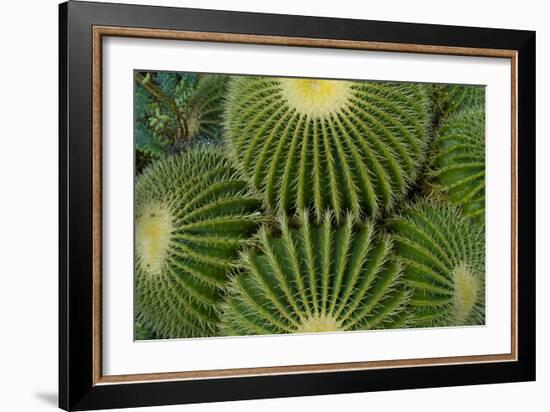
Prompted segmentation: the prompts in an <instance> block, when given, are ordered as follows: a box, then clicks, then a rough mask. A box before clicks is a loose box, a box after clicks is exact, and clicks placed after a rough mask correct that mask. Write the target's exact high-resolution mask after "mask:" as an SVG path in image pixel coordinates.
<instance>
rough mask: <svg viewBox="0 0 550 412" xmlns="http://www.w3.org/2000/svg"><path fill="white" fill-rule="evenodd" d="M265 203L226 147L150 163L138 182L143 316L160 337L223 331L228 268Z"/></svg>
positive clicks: (138, 307) (199, 149)
mask: <svg viewBox="0 0 550 412" xmlns="http://www.w3.org/2000/svg"><path fill="white" fill-rule="evenodd" d="M260 205H261V202H260V201H259V200H258V199H257V198H256V197H255V196H254V195H252V194H251V192H250V190H249V189H248V188H247V186H246V183H245V182H244V181H243V180H242V179H240V178H239V175H238V173H237V172H236V170H235V169H234V168H233V167H232V166H231V164H230V163H229V161H228V160H227V159H226V158H225V157H224V155H223V154H222V153H221V152H220V150H219V149H214V148H205V147H194V148H192V149H190V150H188V151H186V152H184V153H182V154H180V155H176V156H171V157H167V158H166V159H163V160H160V161H156V162H154V163H153V164H152V165H151V166H149V167H148V168H147V169H146V170H145V171H144V172H143V173H142V174H141V175H140V176H139V178H138V180H137V184H136V321H137V322H138V323H140V324H141V325H142V327H143V328H144V329H146V330H151V331H152V332H153V333H154V335H155V336H157V337H159V338H184V337H193V336H211V335H216V331H217V326H218V316H217V311H216V306H217V305H218V303H219V301H220V299H221V298H222V294H223V287H224V282H225V280H226V274H227V271H228V268H229V266H230V265H231V264H232V262H233V261H234V260H235V259H236V258H237V256H238V251H239V250H240V249H241V248H242V247H244V246H245V245H246V244H247V242H249V239H250V237H251V236H252V235H253V234H254V232H255V231H256V230H257V228H258V226H259V224H260V223H261V222H262V220H263V217H262V215H261V213H260Z"/></svg>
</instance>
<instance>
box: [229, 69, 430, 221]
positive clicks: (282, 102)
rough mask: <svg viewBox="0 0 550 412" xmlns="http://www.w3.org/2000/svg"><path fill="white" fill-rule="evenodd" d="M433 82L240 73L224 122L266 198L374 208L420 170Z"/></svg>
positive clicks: (356, 210) (284, 204)
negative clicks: (286, 76) (303, 77)
mask: <svg viewBox="0 0 550 412" xmlns="http://www.w3.org/2000/svg"><path fill="white" fill-rule="evenodd" d="M429 120H430V100H429V96H428V93H427V91H426V88H425V86H422V85H418V84H398V83H382V82H366V81H340V80H319V79H290V78H270V77H240V78H235V79H233V80H232V82H231V83H230V85H229V92H228V98H227V103H226V113H225V128H226V134H227V138H228V141H229V143H230V145H231V147H232V152H233V155H234V157H235V158H236V163H237V164H239V165H240V168H241V169H242V171H243V173H244V174H245V175H246V176H247V177H248V178H249V179H250V181H251V182H252V184H253V186H254V187H255V188H256V189H257V190H259V191H260V192H262V193H263V194H264V195H265V198H266V203H267V205H268V206H269V207H270V208H271V209H273V210H282V211H285V212H286V213H287V214H288V215H292V214H294V213H295V212H296V211H298V210H303V209H308V210H311V211H312V214H313V216H314V217H315V222H316V223H319V222H320V221H321V220H322V218H323V216H324V214H325V212H326V211H327V210H332V211H333V213H334V217H335V219H336V221H337V222H341V221H342V220H343V219H344V217H345V216H346V214H347V213H352V214H353V215H354V216H360V217H375V216H378V214H379V213H380V212H381V211H386V210H389V209H390V208H391V206H392V205H393V204H394V203H395V201H396V200H398V199H399V198H401V197H402V196H403V195H404V194H405V193H406V190H407V188H408V187H409V186H410V185H411V183H412V182H413V181H414V180H415V177H416V175H417V173H418V169H419V167H420V165H421V163H422V161H423V158H424V154H425V148H426V144H427V142H428V139H429V131H428V130H429V127H428V125H429Z"/></svg>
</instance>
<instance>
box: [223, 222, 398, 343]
mask: <svg viewBox="0 0 550 412" xmlns="http://www.w3.org/2000/svg"><path fill="white" fill-rule="evenodd" d="M279 226H280V228H279V230H280V231H279V232H277V233H269V232H268V230H267V229H266V228H265V227H264V228H262V229H260V231H259V235H258V248H257V249H250V250H248V251H247V252H245V253H243V254H242V258H241V262H240V265H239V266H240V268H239V270H238V272H237V273H236V274H235V276H234V277H233V279H232V281H231V284H230V286H229V292H228V296H227V298H226V301H225V303H224V305H223V307H222V309H223V315H222V327H223V329H224V331H225V333H226V334H227V335H250V334H280V333H310V332H330V331H345V330H362V329H375V328H395V327H399V326H402V325H404V324H406V322H407V320H408V317H407V315H406V313H405V312H404V311H403V310H404V308H405V304H406V301H407V299H408V291H407V290H406V288H405V287H404V286H403V284H402V282H401V268H400V266H399V264H398V263H396V262H395V261H394V260H391V259H390V258H389V251H390V249H391V242H390V240H389V238H388V237H387V236H382V237H378V236H376V234H375V231H374V228H373V225H372V224H370V223H364V224H362V225H359V226H354V225H353V219H352V217H351V216H350V215H347V216H346V217H345V218H344V220H343V224H342V225H340V226H338V227H337V226H335V225H334V219H333V218H332V216H331V213H329V212H326V213H325V214H324V215H323V218H322V220H321V223H320V224H319V225H314V224H312V222H311V221H310V217H309V214H308V213H306V212H299V219H298V221H297V222H291V221H289V219H288V218H286V217H282V218H280V225H279Z"/></svg>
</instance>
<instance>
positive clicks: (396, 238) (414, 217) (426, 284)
mask: <svg viewBox="0 0 550 412" xmlns="http://www.w3.org/2000/svg"><path fill="white" fill-rule="evenodd" d="M388 226H389V228H390V231H391V233H392V238H393V242H394V244H395V250H396V254H397V256H398V259H399V260H400V261H401V262H402V264H403V271H404V281H405V282H406V283H407V284H408V285H409V286H410V287H412V288H413V290H414V292H413V295H412V298H411V307H412V309H413V311H414V318H413V319H414V324H415V325H417V326H460V325H479V324H483V323H484V321H485V285H484V276H485V238H484V231H483V227H482V226H480V225H478V224H476V223H475V222H474V221H472V220H471V219H468V218H467V217H465V216H463V215H462V214H461V212H460V210H459V209H458V208H456V207H453V206H449V205H445V204H440V203H437V202H434V201H429V200H421V201H419V202H417V203H416V204H413V205H411V206H409V207H407V208H405V209H404V210H403V211H402V212H401V214H400V215H399V216H397V217H395V218H392V219H390V220H389V222H388Z"/></svg>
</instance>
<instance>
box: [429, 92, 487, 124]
mask: <svg viewBox="0 0 550 412" xmlns="http://www.w3.org/2000/svg"><path fill="white" fill-rule="evenodd" d="M433 93H434V100H435V105H434V106H435V107H434V108H435V110H436V111H437V112H438V113H439V116H438V117H440V118H442V119H444V118H446V117H447V116H449V115H452V114H454V113H456V112H459V111H461V110H463V109H469V108H471V107H479V106H485V87H483V86H464V85H458V84H456V85H454V84H446V85H437V86H434V89H433Z"/></svg>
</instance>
